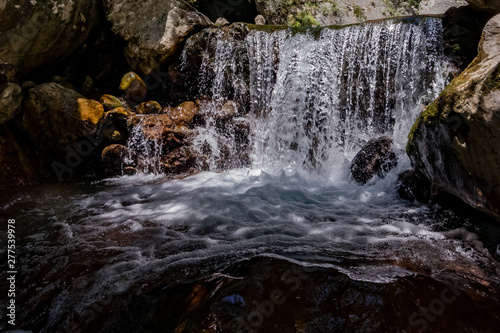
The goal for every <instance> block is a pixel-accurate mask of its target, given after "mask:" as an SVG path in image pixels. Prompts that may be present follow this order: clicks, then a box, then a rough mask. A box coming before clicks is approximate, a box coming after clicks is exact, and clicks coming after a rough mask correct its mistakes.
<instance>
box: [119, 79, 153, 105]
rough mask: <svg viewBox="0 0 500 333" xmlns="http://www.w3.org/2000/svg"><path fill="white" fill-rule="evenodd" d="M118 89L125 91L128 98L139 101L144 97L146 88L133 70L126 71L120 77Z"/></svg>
mask: <svg viewBox="0 0 500 333" xmlns="http://www.w3.org/2000/svg"><path fill="white" fill-rule="evenodd" d="M120 90H123V91H124V92H125V95H126V96H127V98H128V99H130V100H132V101H135V102H141V101H143V100H144V98H146V95H147V94H148V89H147V88H146V84H145V83H144V81H142V79H141V77H140V76H139V75H137V74H135V73H134V72H128V73H127V74H125V75H124V76H123V77H122V80H121V82H120Z"/></svg>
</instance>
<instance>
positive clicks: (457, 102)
mask: <svg viewBox="0 0 500 333" xmlns="http://www.w3.org/2000/svg"><path fill="white" fill-rule="evenodd" d="M498 133H500V15H497V16H495V17H494V18H492V19H491V20H490V21H489V22H488V24H487V25H486V27H485V28H484V31H483V38H482V40H481V43H480V47H479V56H478V57H477V58H476V59H475V60H474V62H473V63H472V64H471V65H470V66H469V67H468V68H467V69H466V70H465V71H464V72H463V73H462V74H461V75H460V76H458V77H456V78H455V79H454V80H453V81H452V82H451V83H450V84H449V85H448V86H447V87H446V88H445V89H444V91H443V92H442V93H441V95H440V96H439V98H438V99H437V100H436V101H434V102H433V103H432V104H430V105H429V106H428V107H427V109H426V111H425V112H423V113H422V114H421V115H420V117H419V118H418V119H417V122H416V123H415V125H414V126H413V129H412V131H411V132H410V135H409V141H408V146H407V152H408V155H409V156H410V158H411V161H412V164H413V166H414V168H415V169H417V170H419V171H420V172H422V173H423V174H424V175H425V176H426V177H427V178H428V179H429V180H430V181H431V182H432V183H434V184H435V185H436V186H437V187H438V188H439V189H440V190H441V191H443V192H447V193H449V194H452V195H454V196H456V197H458V198H460V199H461V200H462V201H464V202H465V203H467V204H468V205H470V206H471V207H473V208H476V209H478V210H480V211H482V212H485V213H487V214H490V215H493V216H496V217H499V216H500V135H498Z"/></svg>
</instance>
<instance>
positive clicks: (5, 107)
mask: <svg viewBox="0 0 500 333" xmlns="http://www.w3.org/2000/svg"><path fill="white" fill-rule="evenodd" d="M23 96H24V95H23V91H22V89H21V87H19V85H18V84H17V83H12V82H3V83H0V124H3V123H5V122H7V121H9V120H11V119H12V118H14V117H15V116H16V115H17V114H18V113H19V111H20V110H21V109H20V106H21V102H22V101H23Z"/></svg>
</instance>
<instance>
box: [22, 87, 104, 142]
mask: <svg viewBox="0 0 500 333" xmlns="http://www.w3.org/2000/svg"><path fill="white" fill-rule="evenodd" d="M103 115H104V107H103V106H102V105H101V104H100V103H99V102H97V101H94V100H91V99H86V98H85V97H83V96H82V95H80V94H79V93H77V92H76V91H74V90H71V89H68V88H65V87H63V86H61V85H59V84H57V83H45V84H41V85H38V86H36V87H34V88H32V89H30V90H29V93H28V96H27V98H26V103H25V107H24V111H23V127H24V129H25V130H26V131H27V132H28V135H29V137H30V139H31V141H32V142H33V144H34V145H35V146H36V147H38V148H39V149H41V150H52V151H56V152H63V151H65V148H66V147H67V146H68V145H69V144H71V143H73V142H75V141H76V140H77V139H79V138H82V137H85V136H87V135H90V134H93V133H95V132H96V130H97V125H98V123H99V121H100V119H101V118H102V117H103Z"/></svg>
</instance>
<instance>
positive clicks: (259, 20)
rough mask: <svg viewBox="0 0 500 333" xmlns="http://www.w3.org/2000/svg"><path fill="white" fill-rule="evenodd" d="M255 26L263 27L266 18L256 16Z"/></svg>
mask: <svg viewBox="0 0 500 333" xmlns="http://www.w3.org/2000/svg"><path fill="white" fill-rule="evenodd" d="M255 24H257V25H265V24H266V18H265V17H264V16H262V15H260V14H259V15H257V16H255Z"/></svg>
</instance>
